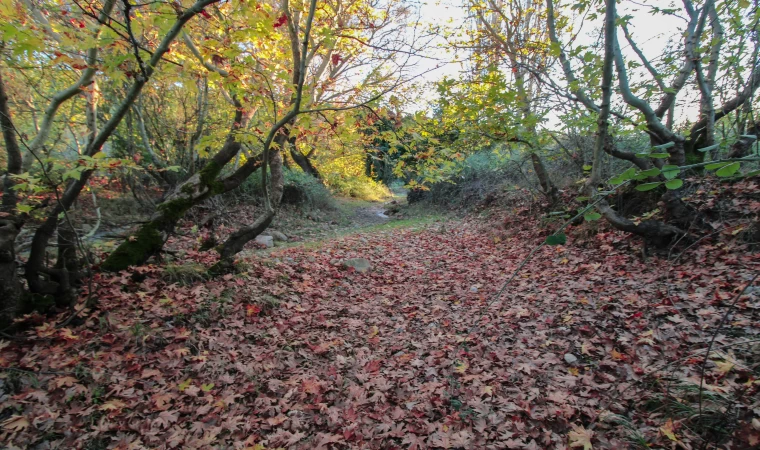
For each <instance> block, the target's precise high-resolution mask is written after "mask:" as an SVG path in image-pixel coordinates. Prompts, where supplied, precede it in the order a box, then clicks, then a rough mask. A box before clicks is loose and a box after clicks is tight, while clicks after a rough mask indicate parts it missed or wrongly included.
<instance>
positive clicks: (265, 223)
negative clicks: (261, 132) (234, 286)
mask: <svg viewBox="0 0 760 450" xmlns="http://www.w3.org/2000/svg"><path fill="white" fill-rule="evenodd" d="M278 140H279V139H278ZM282 141H283V142H285V139H282ZM281 148H282V147H281V146H280V147H278V148H276V149H272V150H271V154H270V157H269V168H270V170H271V187H270V190H269V200H268V201H266V200H265V204H266V206H265V211H264V213H263V214H262V215H261V216H259V217H258V218H257V219H256V221H255V222H254V223H253V224H252V225H250V226H245V227H242V228H240V229H239V230H237V231H235V232H234V233H232V234H231V235H230V236H229V237H228V238H227V240H226V241H224V243H223V244H222V245H221V246H220V247H219V249H218V251H219V256H220V259H219V262H218V263H216V264H215V265H214V266H213V267H212V268H211V272H212V273H213V274H219V273H222V272H225V271H227V270H229V269H230V268H231V267H232V259H233V257H234V256H235V255H237V254H238V253H240V251H242V250H243V247H245V244H247V243H248V242H250V241H252V240H254V239H256V237H257V236H258V235H260V234H261V233H262V232H263V231H264V230H266V229H267V228H268V227H269V225H270V224H271V223H272V220H273V219H274V217H275V215H276V214H277V210H278V209H279V206H280V202H281V200H282V192H283V190H284V187H285V178H284V173H283V170H282V153H281V150H280V149H281Z"/></svg>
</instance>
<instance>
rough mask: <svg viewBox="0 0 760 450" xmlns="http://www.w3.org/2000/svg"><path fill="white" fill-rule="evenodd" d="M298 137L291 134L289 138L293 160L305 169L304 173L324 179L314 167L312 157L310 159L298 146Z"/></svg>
mask: <svg viewBox="0 0 760 450" xmlns="http://www.w3.org/2000/svg"><path fill="white" fill-rule="evenodd" d="M297 139H298V137H297V136H291V137H290V138H289V139H288V147H289V149H290V156H291V157H292V158H293V161H294V162H295V163H296V164H298V167H300V168H301V170H303V171H304V173H306V174H309V175H311V176H313V177H314V178H316V179H317V180H321V179H322V175H321V174H320V173H319V171H318V170H317V168H316V167H314V164H313V163H312V162H311V159H309V157H308V156H306V155H304V154H303V153H301V151H300V150H298V148H296V140H297Z"/></svg>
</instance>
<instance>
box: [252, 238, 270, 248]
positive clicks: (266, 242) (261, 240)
mask: <svg viewBox="0 0 760 450" xmlns="http://www.w3.org/2000/svg"><path fill="white" fill-rule="evenodd" d="M256 242H258V243H259V244H262V245H265V246H266V247H267V248H272V247H274V238H273V237H272V236H266V235H258V236H256Z"/></svg>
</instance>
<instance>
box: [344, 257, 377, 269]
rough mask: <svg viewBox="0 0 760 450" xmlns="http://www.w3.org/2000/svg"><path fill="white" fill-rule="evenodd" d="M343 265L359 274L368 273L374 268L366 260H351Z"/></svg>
mask: <svg viewBox="0 0 760 450" xmlns="http://www.w3.org/2000/svg"><path fill="white" fill-rule="evenodd" d="M343 265H344V266H346V267H353V268H354V270H356V271H357V272H366V271H368V270H369V269H370V268H371V267H372V266H371V264H370V263H369V260H368V259H366V258H351V259H347V260H345V261H343Z"/></svg>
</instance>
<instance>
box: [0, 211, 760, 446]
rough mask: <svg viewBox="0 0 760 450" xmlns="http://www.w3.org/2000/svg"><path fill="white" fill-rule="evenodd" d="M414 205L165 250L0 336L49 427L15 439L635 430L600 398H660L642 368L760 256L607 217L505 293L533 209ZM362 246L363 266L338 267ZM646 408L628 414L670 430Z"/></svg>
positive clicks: (657, 359)
mask: <svg viewBox="0 0 760 450" xmlns="http://www.w3.org/2000/svg"><path fill="white" fill-rule="evenodd" d="M364 206H366V205H364ZM370 211H371V210H370ZM411 220H412V219H408V220H399V221H390V222H388V223H383V224H379V225H373V226H369V227H365V228H362V229H361V230H359V231H356V230H354V232H347V233H346V234H344V235H339V236H334V237H331V238H324V239H323V240H322V241H321V242H320V243H317V244H314V245H312V244H309V243H306V244H301V243H299V244H298V245H296V246H293V247H290V248H288V247H277V248H274V249H272V251H271V254H269V255H266V254H264V253H257V254H255V255H250V256H248V257H241V260H243V261H244V264H241V266H240V268H239V271H238V272H236V273H231V274H227V275H225V276H223V277H217V278H212V279H205V280H203V281H198V282H193V283H190V284H183V283H178V282H177V281H176V280H174V279H170V278H168V277H167V276H166V269H165V268H163V267H160V266H149V267H144V268H141V272H140V274H141V276H139V277H130V276H124V275H123V274H120V275H113V276H108V275H105V276H103V277H99V278H98V279H97V281H96V283H95V284H94V286H93V287H94V289H95V293H94V294H95V295H96V296H97V298H98V309H97V310H96V311H94V312H93V316H91V317H89V318H88V320H86V321H85V322H84V323H82V324H79V325H74V326H72V327H70V328H64V329H55V328H53V327H40V328H37V329H35V330H34V332H33V333H32V335H31V339H30V340H28V341H18V342H11V343H3V344H4V345H5V346H6V347H7V348H6V349H4V350H3V349H2V348H0V350H3V352H2V354H1V355H0V356H2V358H4V361H5V363H6V364H8V365H10V366H13V367H23V368H24V370H25V371H31V370H34V371H35V372H34V374H35V375H34V377H33V379H32V378H29V380H28V381H27V379H26V378H24V379H23V381H20V382H19V385H18V386H19V387H18V388H14V389H16V391H15V392H14V395H11V396H5V397H3V398H0V408H13V409H12V410H13V411H14V414H16V416H14V417H15V419H14V418H11V419H13V420H15V421H21V420H22V419H23V420H24V421H26V422H21V423H24V424H26V423H27V422H28V423H29V424H31V423H32V422H33V419H34V420H35V421H36V422H35V423H39V424H40V425H38V426H37V425H35V426H31V425H26V426H24V427H19V428H20V431H19V432H18V433H17V434H16V435H15V437H14V438H13V439H14V441H13V443H14V444H15V443H18V444H19V447H21V448H24V447H29V446H28V445H25V443H28V442H38V441H39V442H41V441H42V440H44V439H51V440H53V439H54V440H55V442H56V444H60V445H51V446H52V447H58V448H86V447H92V445H90V444H91V443H92V442H91V440H92V439H95V438H97V439H105V440H107V441H108V442H111V441H118V442H126V443H129V442H139V444H140V446H145V447H160V446H162V445H164V444H166V443H167V442H169V443H171V446H172V447H174V448H198V447H200V446H201V445H199V442H201V439H203V440H204V442H208V443H209V444H208V445H205V444H204V445H203V447H211V446H212V445H211V444H213V446H215V447H218V448H221V447H232V446H234V445H237V444H240V443H243V444H244V445H246V446H248V447H254V448H255V447H256V446H257V445H259V446H261V447H264V448H279V447H283V448H287V449H294V450H301V449H303V450H306V449H325V450H327V449H343V448H414V449H422V448H466V449H484V448H533V449H538V448H546V449H562V448H567V446H568V440H569V439H581V438H583V436H586V439H591V438H593V444H594V447H595V448H627V447H628V445H627V444H626V441H625V440H624V439H625V438H626V433H627V432H628V431H627V428H625V427H621V426H615V425H614V424H609V423H606V422H600V421H599V420H598V418H599V417H600V414H602V412H603V411H605V410H607V409H610V408H614V409H615V410H619V411H623V412H625V411H627V410H628V409H629V408H632V407H633V406H632V405H635V404H636V402H637V401H638V400H639V399H645V398H647V396H649V397H651V396H652V395H654V394H653V393H652V392H648V391H646V389H648V386H650V384H649V383H638V382H637V381H638V380H641V379H642V377H643V374H644V373H649V372H652V371H653V368H655V367H666V365H667V364H673V363H674V362H676V364H679V365H678V366H677V367H667V370H665V369H663V376H665V375H668V374H670V372H671V371H673V372H676V371H677V372H680V373H686V374H694V373H698V372H695V371H694V368H692V367H690V364H692V363H690V362H689V358H686V356H688V355H690V354H692V353H693V352H694V350H695V347H696V346H704V345H706V343H707V342H708V341H709V339H710V335H709V334H708V333H706V332H705V331H704V329H705V328H704V327H706V326H707V327H710V329H713V327H715V326H716V325H717V324H718V323H720V322H721V317H722V312H720V311H718V310H717V308H715V306H714V305H715V303H714V302H715V301H716V298H717V299H719V300H721V299H722V300H724V301H728V300H729V299H730V298H731V295H732V294H731V290H732V289H734V288H736V286H741V285H743V284H745V283H746V281H747V280H746V279H744V277H745V276H746V274H747V273H748V272H749V271H751V270H757V269H758V266H760V262H758V261H757V260H756V258H754V257H753V256H751V255H749V256H745V255H737V254H736V253H731V252H721V251H713V252H702V253H695V254H694V255H693V258H695V259H696V260H686V258H684V261H683V264H687V265H688V266H687V267H688V270H683V269H676V271H673V272H671V267H670V266H669V262H668V261H667V260H664V259H654V258H652V259H650V260H649V261H642V260H641V258H640V257H639V256H638V255H637V254H636V253H634V252H633V251H631V248H630V247H629V242H630V241H629V240H627V239H624V238H621V237H620V235H618V234H615V233H604V234H599V235H598V236H597V237H596V238H595V240H594V241H592V242H591V243H590V244H589V245H587V246H583V247H581V246H546V247H544V248H543V249H541V250H540V251H538V252H536V253H535V255H534V259H533V261H532V262H531V263H529V264H528V265H526V266H525V268H524V270H523V271H522V272H521V273H520V274H519V276H518V277H517V278H515V280H514V282H513V283H512V284H511V285H510V286H509V288H508V289H507V290H506V291H505V293H504V295H503V296H502V297H501V298H500V299H498V300H494V298H493V295H494V293H495V292H496V291H497V290H498V289H499V288H500V287H501V285H502V283H503V282H504V280H506V279H507V278H509V277H510V275H511V274H512V272H513V271H514V270H515V268H516V267H518V266H519V265H520V263H521V261H522V260H523V258H524V257H525V256H526V255H527V254H528V252H529V251H530V250H531V248H532V247H533V246H534V245H536V244H538V243H539V242H541V241H542V240H543V239H544V236H542V235H541V233H540V228H539V227H538V225H537V224H536V223H534V222H533V223H532V222H529V221H526V220H520V218H517V219H515V220H514V221H513V222H512V226H511V227H510V228H508V229H504V228H503V223H504V221H503V219H502V220H496V218H495V219H494V220H493V221H491V222H487V221H484V220H453V219H446V220H445V221H442V222H439V223H432V222H427V223H421V222H417V223H418V224H419V225H420V226H414V224H413V223H410V222H411ZM187 240H188V241H189V242H190V241H191V240H190V239H187ZM205 255H206V254H204V253H198V252H188V253H187V258H188V259H191V258H197V259H196V261H203V259H202V258H205V257H206V256H205ZM356 258H362V259H366V260H367V261H368V263H369V270H366V271H358V270H355V269H353V268H351V267H347V266H348V265H347V264H345V262H346V261H347V260H349V259H356ZM690 258H691V256H690ZM753 258H754V259H753ZM671 275H672V276H671ZM713 286H720V287H721V288H720V290H719V291H720V292H719V291H718V290H716V289H714V288H713ZM716 295H718V296H719V297H716ZM752 302H754V303H752ZM756 308H757V305H756V300H751V299H746V298H745V300H743V301H742V302H740V303H738V304H737V308H736V310H735V311H734V315H733V316H732V325H731V326H732V329H733V331H735V332H736V333H735V336H736V337H731V336H725V337H723V338H721V341H720V342H721V345H730V344H731V343H732V342H733V341H732V340H737V339H741V340H746V339H748V338H752V337H756V336H757V329H756V327H753V323H755V322H756V321H753V317H752V314H753V313H754V311H756ZM98 314H99V315H100V316H97V315H98ZM732 336H734V334H732ZM655 343H656V344H655ZM83 345H86V348H88V349H97V350H96V351H95V350H94V351H82V349H83ZM692 359H693V358H692ZM699 360H700V361H701V358H700V359H699ZM75 367H84V368H86V369H87V371H86V372H85V375H81V374H80V372H78V371H77V370H75V369H74V368H75ZM665 372H667V373H665ZM24 373H26V372H24ZM90 374H91V375H90ZM724 375H725V374H724ZM668 376H670V375H668ZM710 376H711V379H712V380H716V379H719V378H718V377H716V372H715V371H714V370H712V369H711V371H710ZM720 379H729V378H728V377H725V376H724V377H723V378H720ZM682 381H683V382H690V383H691V384H690V385H689V386H692V387H693V386H694V384H693V383H694V381H693V379H691V381H689V379H686V378H685V379H684V380H682ZM690 392H693V390H692V391H690ZM19 399H23V401H22V400H19ZM104 411H106V412H107V415H106V414H104ZM642 411H643V410H637V411H636V412H637V414H644V412H642ZM632 416H633V417H635V418H637V417H638V416H637V415H634V414H632ZM210 417H211V418H213V421H210V420H209V418H210ZM656 419H657V420H660V419H661V418H659V419H658V418H656ZM9 420H10V419H9ZM636 420H639V419H638V418H637V419H636ZM7 423H10V422H6V424H7ZM14 423H15V422H14ZM122 423H134V424H136V426H134V427H122V426H120V425H119V424H122ZM591 423H594V424H596V425H597V427H596V428H595V430H594V432H593V434H592V433H591V431H589V430H588V427H589V424H591ZM650 423H651V422H646V423H645V422H643V421H641V420H639V421H638V422H637V423H636V426H637V427H639V428H640V429H644V430H648V431H647V432H648V433H649V434H648V435H647V436H648V439H650V440H651V441H652V442H653V443H661V444H662V445H658V446H661V447H665V445H664V444H665V443H663V442H662V441H661V440H660V439H661V436H660V435H661V434H662V433H659V432H658V429H659V428H658V427H659V426H660V425H661V422H660V423H656V424H655V425H654V426H652V425H650ZM584 427H586V428H584ZM645 427H649V428H645ZM72 429H75V430H77V432H76V433H71V432H70V431H71V430H72ZM679 432H681V431H679ZM573 436H575V437H573ZM579 436H580V437H579ZM666 439H667V438H666ZM653 445H654V444H653ZM261 447H258V448H261ZM748 448H749V447H748Z"/></svg>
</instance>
